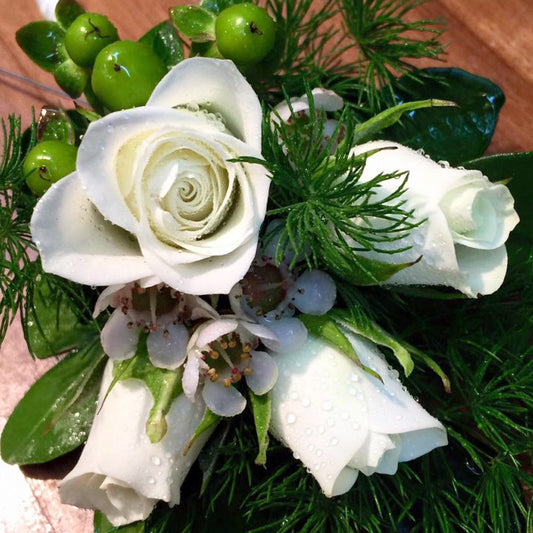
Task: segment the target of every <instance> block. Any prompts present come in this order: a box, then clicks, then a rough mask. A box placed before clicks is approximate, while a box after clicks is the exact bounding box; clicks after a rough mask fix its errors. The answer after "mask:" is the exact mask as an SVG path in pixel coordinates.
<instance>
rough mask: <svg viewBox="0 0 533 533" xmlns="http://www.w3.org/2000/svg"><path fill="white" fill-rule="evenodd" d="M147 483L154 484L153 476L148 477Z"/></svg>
mask: <svg viewBox="0 0 533 533" xmlns="http://www.w3.org/2000/svg"><path fill="white" fill-rule="evenodd" d="M148 483H149V484H150V485H154V484H155V479H154V478H153V477H149V478H148Z"/></svg>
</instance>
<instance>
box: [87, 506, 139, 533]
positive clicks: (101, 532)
mask: <svg viewBox="0 0 533 533" xmlns="http://www.w3.org/2000/svg"><path fill="white" fill-rule="evenodd" d="M144 524H145V523H144V522H134V523H133V524H128V525H126V526H121V527H115V526H114V525H113V524H112V523H111V522H110V521H109V520H108V519H107V518H106V516H105V515H104V513H101V512H100V511H95V512H94V521H93V526H94V533H144Z"/></svg>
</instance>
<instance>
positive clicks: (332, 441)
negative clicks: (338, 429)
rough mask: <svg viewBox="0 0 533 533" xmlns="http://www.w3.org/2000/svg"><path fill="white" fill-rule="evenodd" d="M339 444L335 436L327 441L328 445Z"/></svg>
mask: <svg viewBox="0 0 533 533" xmlns="http://www.w3.org/2000/svg"><path fill="white" fill-rule="evenodd" d="M337 444H339V439H338V438H337V437H332V438H331V439H330V441H329V445H330V446H337Z"/></svg>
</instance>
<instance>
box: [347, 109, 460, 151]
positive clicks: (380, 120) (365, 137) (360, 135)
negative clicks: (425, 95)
mask: <svg viewBox="0 0 533 533" xmlns="http://www.w3.org/2000/svg"><path fill="white" fill-rule="evenodd" d="M431 107H457V105H456V104H455V103H454V102H450V101H448V100H434V99H430V100H420V101H416V102H407V103H405V104H399V105H396V106H394V107H391V108H389V109H386V110H385V111H382V112H381V113H378V114H377V115H375V116H374V117H372V118H370V119H368V120H367V121H365V122H363V123H362V124H358V125H357V126H356V127H355V130H354V137H353V139H350V141H351V142H353V143H354V144H363V143H365V142H367V141H370V140H373V139H375V138H376V137H377V134H378V133H380V132H381V131H382V130H384V129H385V128H388V127H390V126H393V125H394V124H396V123H397V122H398V121H399V120H400V119H401V118H402V116H403V115H404V114H405V113H407V112H409V111H416V110H417V109H427V108H431Z"/></svg>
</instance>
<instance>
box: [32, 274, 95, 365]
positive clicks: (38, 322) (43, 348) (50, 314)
mask: <svg viewBox="0 0 533 533" xmlns="http://www.w3.org/2000/svg"><path fill="white" fill-rule="evenodd" d="M28 298H29V301H28V309H27V311H26V313H27V314H26V320H25V328H24V336H25V338H26V343H27V344H28V349H29V350H30V353H31V354H32V355H33V356H34V357H37V358H38V359H45V358H47V357H51V356H54V355H59V354H63V353H65V352H68V351H70V350H73V349H75V348H76V347H78V346H83V345H84V344H86V343H87V342H88V341H89V339H91V338H95V336H97V335H98V332H97V331H96V329H95V327H94V325H93V324H84V323H81V322H80V318H79V316H78V315H77V314H76V313H75V311H74V309H73V307H72V306H73V303H72V302H70V301H67V296H66V295H65V294H64V293H61V292H58V291H54V290H53V289H52V287H51V285H50V284H49V283H48V282H47V280H46V278H45V277H44V278H43V279H42V280H41V281H40V282H38V283H36V284H35V287H34V289H33V291H32V292H31V293H30V294H28Z"/></svg>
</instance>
